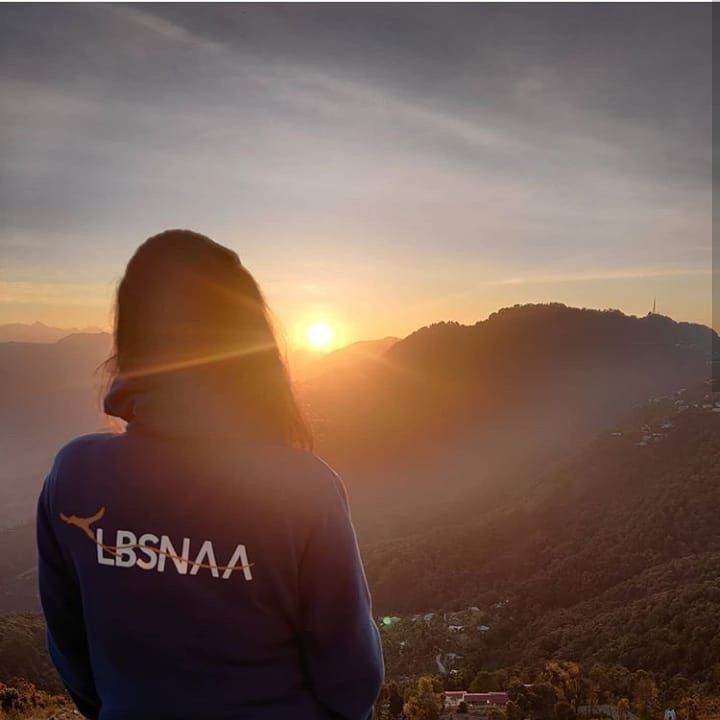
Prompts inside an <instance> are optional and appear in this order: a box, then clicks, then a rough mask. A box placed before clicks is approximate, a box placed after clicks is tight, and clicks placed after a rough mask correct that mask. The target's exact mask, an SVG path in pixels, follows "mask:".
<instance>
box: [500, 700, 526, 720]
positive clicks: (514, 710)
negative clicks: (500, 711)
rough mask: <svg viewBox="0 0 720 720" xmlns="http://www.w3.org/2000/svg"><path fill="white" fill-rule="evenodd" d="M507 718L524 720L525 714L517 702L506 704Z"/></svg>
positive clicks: (509, 701)
mask: <svg viewBox="0 0 720 720" xmlns="http://www.w3.org/2000/svg"><path fill="white" fill-rule="evenodd" d="M505 717H506V718H507V720H523V718H524V717H525V714H524V713H523V711H522V709H521V708H520V706H519V705H518V704H517V703H516V702H514V701H512V700H508V701H507V703H505Z"/></svg>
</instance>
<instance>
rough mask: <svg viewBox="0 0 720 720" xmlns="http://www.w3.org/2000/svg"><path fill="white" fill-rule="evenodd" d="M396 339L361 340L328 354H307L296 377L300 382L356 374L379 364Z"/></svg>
mask: <svg viewBox="0 0 720 720" xmlns="http://www.w3.org/2000/svg"><path fill="white" fill-rule="evenodd" d="M397 342H398V338H396V337H384V338H381V339H379V340H361V341H360V342H355V343H351V344H350V345H346V346H345V347H342V348H340V349H338V350H333V351H332V352H329V353H317V352H314V353H309V357H308V358H307V359H306V360H305V362H304V363H303V365H302V366H301V367H300V368H298V371H297V373H296V377H297V379H298V380H299V381H300V382H305V381H308V380H311V379H315V378H320V377H322V378H326V379H327V380H328V381H330V379H331V378H333V377H337V376H339V375H344V374H345V373H352V372H358V371H359V370H360V369H365V367H366V366H372V365H374V364H375V363H378V362H381V361H382V357H383V356H384V355H385V353H386V352H387V351H388V350H389V349H390V348H391V347H392V346H393V345H395V344H396V343H397Z"/></svg>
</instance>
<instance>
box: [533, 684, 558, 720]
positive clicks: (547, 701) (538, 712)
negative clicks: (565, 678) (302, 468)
mask: <svg viewBox="0 0 720 720" xmlns="http://www.w3.org/2000/svg"><path fill="white" fill-rule="evenodd" d="M557 699H558V698H557V692H556V691H555V688H554V687H553V686H552V685H551V684H550V683H547V682H541V683H537V684H536V685H533V687H532V688H531V689H530V707H531V709H532V714H533V717H535V718H537V719H538V720H548V719H549V718H552V717H553V716H554V715H555V703H556V702H557Z"/></svg>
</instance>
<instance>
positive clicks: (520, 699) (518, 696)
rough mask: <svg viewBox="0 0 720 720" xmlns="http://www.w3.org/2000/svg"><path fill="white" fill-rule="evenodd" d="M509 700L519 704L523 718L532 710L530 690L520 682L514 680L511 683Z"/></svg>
mask: <svg viewBox="0 0 720 720" xmlns="http://www.w3.org/2000/svg"><path fill="white" fill-rule="evenodd" d="M507 694H508V698H509V699H510V700H511V701H512V702H514V703H516V704H517V706H518V707H519V708H520V711H521V712H522V714H523V716H525V713H527V711H528V710H529V709H530V693H529V691H528V688H526V687H525V685H523V683H522V682H520V680H517V679H514V680H511V681H510V684H509V685H508V689H507Z"/></svg>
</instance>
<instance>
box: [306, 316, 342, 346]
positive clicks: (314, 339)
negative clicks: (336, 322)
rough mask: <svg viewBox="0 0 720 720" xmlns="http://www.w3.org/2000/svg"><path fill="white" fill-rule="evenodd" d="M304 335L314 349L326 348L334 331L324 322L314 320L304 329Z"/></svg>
mask: <svg viewBox="0 0 720 720" xmlns="http://www.w3.org/2000/svg"><path fill="white" fill-rule="evenodd" d="M305 337H306V339H307V341H308V344H309V345H310V347H311V348H313V349H314V350H327V349H328V348H329V347H330V345H331V344H332V341H333V340H334V339H335V331H334V330H333V329H332V328H331V327H330V325H328V324H327V323H325V322H316V323H313V324H312V325H310V326H309V327H308V329H307V330H306V331H305Z"/></svg>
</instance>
